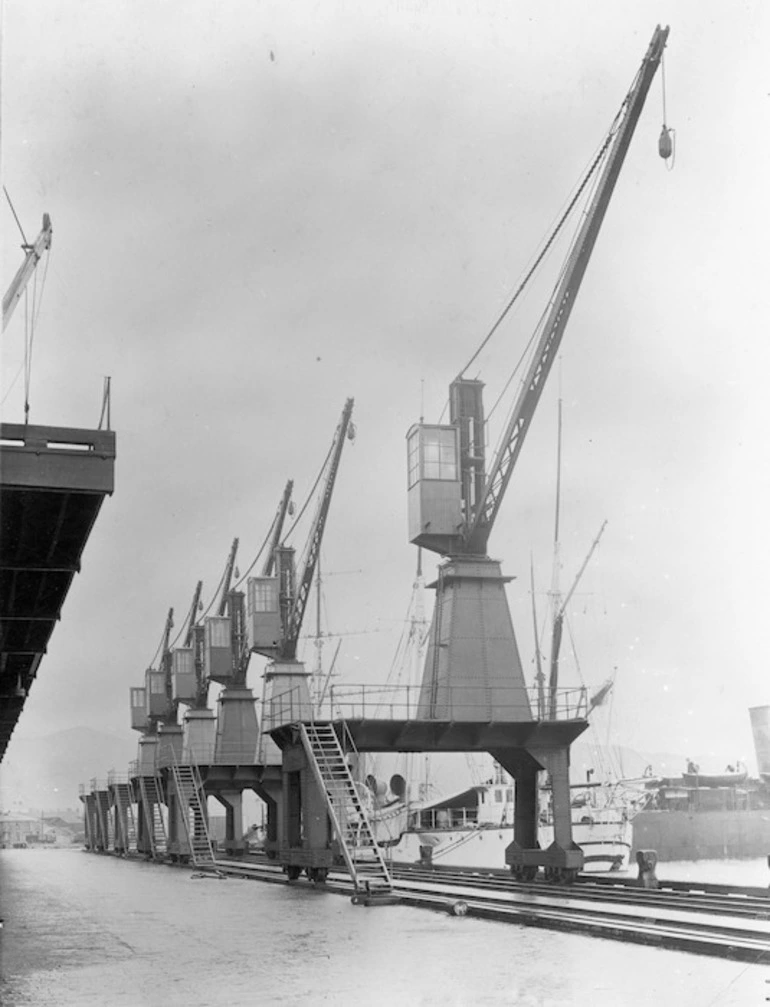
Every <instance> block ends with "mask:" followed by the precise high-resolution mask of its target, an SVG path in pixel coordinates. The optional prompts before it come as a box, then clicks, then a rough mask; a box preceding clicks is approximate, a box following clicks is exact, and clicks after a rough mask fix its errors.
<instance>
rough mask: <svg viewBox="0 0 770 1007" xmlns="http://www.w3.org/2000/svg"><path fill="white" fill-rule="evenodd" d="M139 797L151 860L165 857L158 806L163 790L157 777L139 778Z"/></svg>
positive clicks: (163, 832)
mask: <svg viewBox="0 0 770 1007" xmlns="http://www.w3.org/2000/svg"><path fill="white" fill-rule="evenodd" d="M139 796H140V797H141V799H142V808H143V809H144V821H145V827H146V828H147V833H148V835H149V837H150V850H151V852H152V858H153V860H158V859H159V858H161V857H163V856H165V854H166V851H167V849H168V842H167V839H166V824H165V822H164V821H163V812H162V811H161V810H160V806H161V804H162V803H163V788H162V786H161V782H160V779H159V778H158V775H157V774H156V775H155V776H140V777H139Z"/></svg>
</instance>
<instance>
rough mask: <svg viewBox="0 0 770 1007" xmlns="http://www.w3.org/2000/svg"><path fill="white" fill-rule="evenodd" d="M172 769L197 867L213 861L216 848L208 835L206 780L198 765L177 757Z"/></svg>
mask: <svg viewBox="0 0 770 1007" xmlns="http://www.w3.org/2000/svg"><path fill="white" fill-rule="evenodd" d="M171 770H172V772H173V774H174V786H175V787H176V793H177V797H178V799H179V804H180V809H179V810H180V817H181V819H182V824H183V825H184V830H185V832H186V834H187V843H188V845H189V847H190V856H191V858H192V862H193V863H194V864H195V866H196V867H202V866H204V865H206V866H212V865H213V864H214V847H213V845H212V842H211V836H210V834H209V824H208V816H207V814H206V806H205V800H206V798H205V794H204V793H203V782H202V780H201V777H200V773H199V772H198V767H197V766H195V765H186V764H185V765H180V763H178V762H177V761H176V759H174V762H173V764H172V767H171Z"/></svg>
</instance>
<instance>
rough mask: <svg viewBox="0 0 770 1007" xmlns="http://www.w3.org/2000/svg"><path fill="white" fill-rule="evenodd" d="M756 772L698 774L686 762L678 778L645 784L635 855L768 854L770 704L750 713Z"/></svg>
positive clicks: (734, 856)
mask: <svg viewBox="0 0 770 1007" xmlns="http://www.w3.org/2000/svg"><path fill="white" fill-rule="evenodd" d="M749 716H750V718H751V726H752V731H753V734H754V747H755V749H756V755H757V764H758V768H759V773H758V776H757V777H756V778H753V779H752V778H750V777H749V775H748V773H747V772H746V771H745V769H742V768H741V767H740V766H737V765H736V766H735V767H733V766H729V767H727V769H726V770H725V771H724V772H723V773H701V771H700V767H699V766H696V765H695V764H693V763H691V762H689V763H688V765H687V771H686V772H683V773H682V775H681V776H680V777H665V778H663V779H660V780H657V781H655V782H654V783H653V781H650V784H649V786H650V790H651V799H650V802H649V804H648V805H647V807H645V809H644V810H643V811H641V812H640V813H639V814H638V815H637V816H636V818H635V819H634V844H633V845H634V851H636V850H641V849H652V850H656V851H657V854H658V859H659V860H660V861H663V862H665V861H671V860H722V859H740V858H744V857H766V856H769V855H770V706H757V707H753V708H751V709H750V710H749Z"/></svg>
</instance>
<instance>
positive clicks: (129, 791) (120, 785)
mask: <svg viewBox="0 0 770 1007" xmlns="http://www.w3.org/2000/svg"><path fill="white" fill-rule="evenodd" d="M110 786H111V787H112V792H113V794H114V795H115V807H116V809H117V819H116V821H117V822H120V823H121V829H122V828H123V826H124V825H125V835H124V836H122V837H121V838H122V840H123V844H124V846H123V850H124V852H126V853H135V852H136V820H135V818H134V791H133V788H132V786H131V784H130V783H129V781H128V780H124V779H118V778H117V777H114V778H113V779H112V780H111V781H110Z"/></svg>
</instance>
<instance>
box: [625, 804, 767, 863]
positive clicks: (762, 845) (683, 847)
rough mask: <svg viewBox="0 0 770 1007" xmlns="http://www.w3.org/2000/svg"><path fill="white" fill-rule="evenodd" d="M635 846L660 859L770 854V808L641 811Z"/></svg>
mask: <svg viewBox="0 0 770 1007" xmlns="http://www.w3.org/2000/svg"><path fill="white" fill-rule="evenodd" d="M634 849H635V850H636V849H639V850H642V849H647V850H656V851H657V854H658V860H659V861H667V860H722V859H740V858H741V857H766V856H768V854H770V809H768V808H757V809H754V810H744V811H733V810H726V809H725V810H711V811H641V812H639V814H638V815H637V816H636V818H635V819H634Z"/></svg>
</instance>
